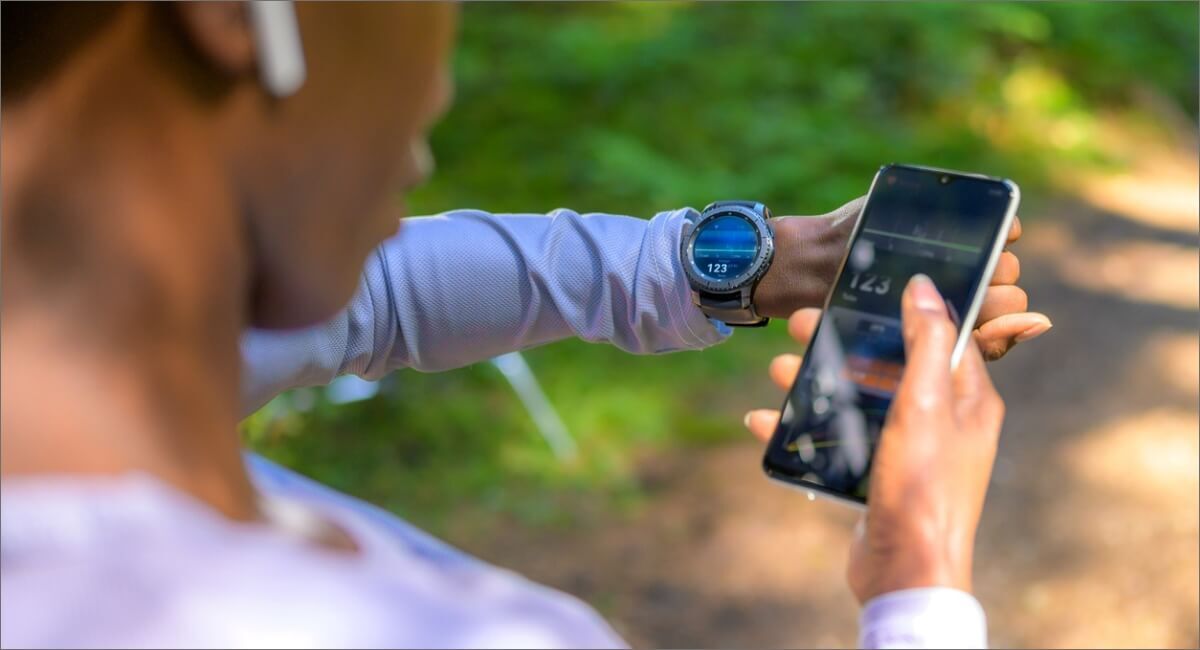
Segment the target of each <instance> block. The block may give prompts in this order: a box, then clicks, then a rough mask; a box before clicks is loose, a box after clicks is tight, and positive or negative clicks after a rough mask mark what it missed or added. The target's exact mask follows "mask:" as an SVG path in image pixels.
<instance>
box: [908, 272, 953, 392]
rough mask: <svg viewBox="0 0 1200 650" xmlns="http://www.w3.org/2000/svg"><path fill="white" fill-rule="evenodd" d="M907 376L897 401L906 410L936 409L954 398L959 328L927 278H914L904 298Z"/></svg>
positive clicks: (923, 276)
mask: <svg viewBox="0 0 1200 650" xmlns="http://www.w3.org/2000/svg"><path fill="white" fill-rule="evenodd" d="M900 313H901V323H902V327H901V329H902V332H903V334H904V356H905V366H904V375H903V376H902V377H901V379H900V387H899V389H898V390H897V391H896V399H895V402H896V403H897V404H898V405H902V407H903V408H904V409H906V410H908V409H913V410H915V411H917V412H928V411H933V410H936V409H938V408H940V407H942V406H943V405H945V404H946V400H948V399H949V398H950V356H951V354H952V353H953V351H954V339H955V328H954V324H953V323H951V322H950V317H949V315H948V314H947V311H946V303H945V300H944V299H943V298H942V295H941V294H940V293H938V290H937V288H936V287H935V286H934V285H933V280H930V279H929V278H928V277H927V276H925V275H921V274H918V275H914V276H913V278H912V279H911V280H909V282H908V286H906V287H905V288H904V294H903V296H901V298H900Z"/></svg>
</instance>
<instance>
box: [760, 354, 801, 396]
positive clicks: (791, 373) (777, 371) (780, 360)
mask: <svg viewBox="0 0 1200 650" xmlns="http://www.w3.org/2000/svg"><path fill="white" fill-rule="evenodd" d="M802 360H803V358H802V357H801V356H800V355H798V354H781V355H779V356H777V357H775V358H774V359H772V360H771V366H770V368H769V369H768V371H767V372H768V373H769V374H770V375H771V381H773V382H775V385H776V386H778V387H779V389H780V390H787V389H789V388H791V387H792V383H793V382H794V381H796V375H797V374H798V373H799V372H800V362H801V361H802Z"/></svg>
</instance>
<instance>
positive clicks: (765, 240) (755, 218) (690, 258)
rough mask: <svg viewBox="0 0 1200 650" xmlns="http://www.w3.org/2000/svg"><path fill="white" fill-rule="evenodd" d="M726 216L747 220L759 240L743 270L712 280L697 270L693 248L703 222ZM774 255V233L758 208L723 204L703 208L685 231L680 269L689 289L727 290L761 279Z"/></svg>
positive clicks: (718, 291)
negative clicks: (726, 277) (752, 257)
mask: <svg viewBox="0 0 1200 650" xmlns="http://www.w3.org/2000/svg"><path fill="white" fill-rule="evenodd" d="M725 216H735V217H740V218H742V219H745V220H746V221H749V222H750V224H751V225H752V226H754V232H755V235H756V236H757V240H758V242H757V243H758V252H757V253H756V254H755V256H754V260H753V261H752V262H750V265H749V266H747V267H746V270H744V271H742V272H741V273H739V274H738V275H735V276H733V277H732V278H728V279H725V280H714V279H712V278H709V277H706V276H705V275H704V273H703V272H701V271H700V269H699V267H697V266H696V257H695V254H694V250H693V249H694V248H695V244H696V236H697V235H698V234H699V233H700V231H701V229H702V228H703V227H704V225H705V224H707V223H709V222H710V221H713V220H715V219H719V218H721V217H725ZM774 256H775V236H774V232H772V230H771V226H770V225H769V224H768V223H767V220H766V218H764V217H763V215H761V214H759V213H758V212H757V211H755V210H753V209H751V208H748V207H743V206H740V205H722V206H719V207H715V208H710V209H708V210H705V211H704V212H703V213H701V215H700V218H699V219H697V220H696V222H695V223H694V224H692V227H691V230H689V231H688V233H687V237H685V238H684V240H683V259H684V260H685V264H684V265H683V271H684V274H686V275H687V278H688V282H690V283H691V285H692V288H693V289H695V290H697V291H706V292H709V293H730V292H733V291H737V290H739V289H742V288H745V287H748V286H753V285H754V284H755V283H757V282H758V280H760V279H761V278H762V276H763V275H764V274H765V273H766V271H767V269H768V268H770V266H771V260H772V259H773V258H774Z"/></svg>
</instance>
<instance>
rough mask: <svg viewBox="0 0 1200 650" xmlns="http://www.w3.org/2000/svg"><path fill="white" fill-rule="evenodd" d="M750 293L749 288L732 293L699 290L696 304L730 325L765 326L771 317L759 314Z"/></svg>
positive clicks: (709, 315) (709, 314) (706, 312)
mask: <svg viewBox="0 0 1200 650" xmlns="http://www.w3.org/2000/svg"><path fill="white" fill-rule="evenodd" d="M749 293H750V291H749V289H743V290H740V291H734V292H731V293H709V292H707V291H697V292H695V293H694V295H695V297H696V304H697V305H699V306H700V309H701V310H702V311H703V312H704V314H705V315H706V316H708V317H709V318H713V319H716V320H719V321H721V322H722V323H725V324H726V325H729V326H730V327H763V326H764V325H766V324H767V322H769V321H770V319H769V318H765V317H763V316H759V315H758V312H757V311H756V310H755V309H754V303H753V301H751V300H750V295H749Z"/></svg>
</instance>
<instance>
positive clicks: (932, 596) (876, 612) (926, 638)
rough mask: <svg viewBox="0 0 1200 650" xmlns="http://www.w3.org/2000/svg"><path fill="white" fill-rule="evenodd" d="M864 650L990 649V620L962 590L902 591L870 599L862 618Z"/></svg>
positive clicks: (860, 629) (860, 637) (860, 636)
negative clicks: (906, 649)
mask: <svg viewBox="0 0 1200 650" xmlns="http://www.w3.org/2000/svg"><path fill="white" fill-rule="evenodd" d="M858 647H860V648H986V647H987V618H986V616H985V615H984V613H983V608H982V607H981V606H980V605H979V601H977V600H975V597H974V596H972V595H971V594H968V593H966V592H964V591H959V590H958V589H950V588H946V587H930V588H921V589H903V590H901V591H893V592H891V593H887V594H883V595H882V596H877V597H875V598H872V599H871V600H870V601H869V602H868V603H867V604H866V606H865V607H863V610H862V614H861V615H860V617H859V634H858Z"/></svg>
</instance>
